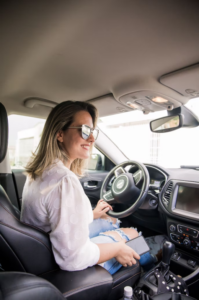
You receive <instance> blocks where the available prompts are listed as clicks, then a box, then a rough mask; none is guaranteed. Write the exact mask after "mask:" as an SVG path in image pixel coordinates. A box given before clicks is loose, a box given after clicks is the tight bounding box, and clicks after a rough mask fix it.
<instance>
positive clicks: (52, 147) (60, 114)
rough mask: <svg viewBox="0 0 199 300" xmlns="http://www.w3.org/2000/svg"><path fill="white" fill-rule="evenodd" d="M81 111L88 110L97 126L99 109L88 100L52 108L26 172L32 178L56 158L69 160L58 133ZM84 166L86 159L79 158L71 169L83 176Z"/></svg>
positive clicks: (40, 173) (64, 161) (61, 104)
mask: <svg viewBox="0 0 199 300" xmlns="http://www.w3.org/2000/svg"><path fill="white" fill-rule="evenodd" d="M79 111H87V112H88V113H89V114H90V115H91V118H92V121H93V126H94V127H95V126H96V124H97V109H96V107H95V106H93V105H92V104H90V103H88V102H80V101H65V102H62V103H60V104H58V105H57V106H55V107H54V108H53V109H52V111H51V112H50V114H49V116H48V118H47V120H46V123H45V126H44V129H43V132H42V136H41V140H40V143H39V145H38V147H37V149H36V151H35V153H33V156H32V158H31V161H30V162H29V163H28V164H27V166H26V173H27V174H28V175H29V176H30V178H31V179H36V177H38V176H41V175H42V173H43V171H44V170H45V169H46V168H47V167H49V166H50V165H51V164H53V162H54V161H55V159H60V160H61V161H62V162H63V163H64V164H65V163H66V162H67V161H68V160H69V157H68V156H67V154H66V152H65V151H64V148H63V146H62V143H60V142H59V141H58V140H57V134H58V132H59V131H60V130H63V131H65V130H67V128H68V127H69V126H70V125H71V123H72V122H73V119H74V116H75V114H76V113H77V112H79ZM91 151H92V149H91ZM84 166H85V160H84V159H79V158H77V159H75V160H74V161H73V162H72V164H71V167H70V169H71V171H73V172H74V173H75V174H76V175H78V176H82V175H83V170H84Z"/></svg>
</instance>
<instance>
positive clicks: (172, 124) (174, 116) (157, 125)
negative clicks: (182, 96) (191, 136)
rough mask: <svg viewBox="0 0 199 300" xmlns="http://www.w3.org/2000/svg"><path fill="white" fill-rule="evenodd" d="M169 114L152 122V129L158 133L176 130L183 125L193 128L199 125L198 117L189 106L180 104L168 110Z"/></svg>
mask: <svg viewBox="0 0 199 300" xmlns="http://www.w3.org/2000/svg"><path fill="white" fill-rule="evenodd" d="M167 113H168V116H167V117H164V118H160V119H157V120H153V121H151V122H150V129H151V131H153V132H156V133H163V132H169V131H173V130H176V129H178V128H181V127H185V128H193V127H197V126H199V120H198V117H197V116H196V115H195V114H194V113H193V112H192V111H191V110H189V109H188V108H187V107H185V106H183V105H182V106H180V107H176V108H174V109H172V110H168V111H167Z"/></svg>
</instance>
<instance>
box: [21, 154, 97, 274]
mask: <svg viewBox="0 0 199 300" xmlns="http://www.w3.org/2000/svg"><path fill="white" fill-rule="evenodd" d="M21 221H22V222H25V223H28V224H31V225H34V226H37V227H39V228H41V229H42V230H44V231H46V232H49V231H50V240H51V243H52V250H53V253H54V257H55V260H56V262H57V264H58V265H59V267H60V268H61V269H62V270H68V271H78V270H83V269H86V268H87V267H91V266H93V265H95V264H96V263H97V262H98V260H99V257H100V250H99V247H98V246H97V245H96V244H94V243H92V242H91V241H90V239H89V224H90V223H91V222H92V221H93V212H92V208H91V204H90V201H89V199H88V197H87V196H86V194H85V193H84V190H83V188H82V186H81V183H80V181H79V179H78V178H77V176H76V175H75V174H74V173H73V172H72V171H70V170H69V169H68V168H66V167H65V166H64V164H63V163H62V162H61V161H60V160H56V161H55V162H54V164H52V165H51V166H50V167H48V168H47V169H46V170H45V171H44V172H43V174H42V176H41V178H40V177H38V178H37V179H36V180H30V178H29V177H27V180H26V183H25V186H24V190H23V195H22V212H21Z"/></svg>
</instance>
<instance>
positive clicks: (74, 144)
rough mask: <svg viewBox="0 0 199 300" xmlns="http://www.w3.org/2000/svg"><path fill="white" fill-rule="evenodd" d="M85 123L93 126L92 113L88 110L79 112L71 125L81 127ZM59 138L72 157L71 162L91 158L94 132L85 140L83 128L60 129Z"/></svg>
mask: <svg viewBox="0 0 199 300" xmlns="http://www.w3.org/2000/svg"><path fill="white" fill-rule="evenodd" d="M83 124H85V125H88V126H90V127H91V128H93V121H92V118H91V115H90V114H89V113H88V112H87V111H79V112H77V113H76V114H75V116H74V120H73V122H72V124H71V125H70V127H81V125H83ZM57 139H58V140H59V141H60V142H61V143H63V147H64V149H65V151H66V153H67V155H68V156H69V158H70V163H72V162H73V161H74V160H75V159H76V158H80V159H87V158H89V156H90V147H91V146H92V144H93V143H94V137H93V135H92V134H91V135H90V136H89V138H88V139H87V140H84V139H83V138H82V136H81V128H80V129H78V128H68V129H67V130H66V131H60V132H59V133H58V135H57Z"/></svg>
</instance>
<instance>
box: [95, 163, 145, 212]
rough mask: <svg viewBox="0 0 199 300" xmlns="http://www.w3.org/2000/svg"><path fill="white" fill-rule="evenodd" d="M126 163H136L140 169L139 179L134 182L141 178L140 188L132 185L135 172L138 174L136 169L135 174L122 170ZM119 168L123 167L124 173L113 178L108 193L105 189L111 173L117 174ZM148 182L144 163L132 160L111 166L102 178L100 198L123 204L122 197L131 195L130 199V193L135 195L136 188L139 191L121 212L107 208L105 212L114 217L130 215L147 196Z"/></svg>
mask: <svg viewBox="0 0 199 300" xmlns="http://www.w3.org/2000/svg"><path fill="white" fill-rule="evenodd" d="M128 165H136V166H137V167H138V169H139V172H140V171H141V173H142V175H140V179H139V180H138V182H137V183H136V184H138V183H139V182H140V180H141V179H142V178H143V183H142V187H141V189H138V188H137V187H136V188H137V189H135V187H133V182H134V178H136V176H137V175H135V174H136V173H137V174H138V171H137V172H135V174H131V173H128V172H126V171H125V170H124V168H125V167H126V166H128ZM119 168H120V169H123V171H124V173H123V172H122V173H121V174H119V176H117V177H116V179H115V180H114V182H113V184H112V187H111V190H110V191H111V193H110V191H108V192H107V191H106V188H107V185H108V183H109V182H110V180H111V178H112V176H113V174H117V170H118V169H119ZM120 171H121V170H120ZM127 174H128V175H127ZM131 176H132V178H133V181H132V179H131ZM125 177H126V179H125ZM118 178H119V179H118ZM122 181H124V183H122ZM127 182H128V184H127ZM149 182H150V176H149V173H148V170H147V168H146V167H145V165H144V164H142V163H140V162H137V161H134V160H130V161H125V162H123V163H121V164H119V165H117V166H116V167H115V168H113V169H112V170H111V171H110V172H109V173H108V175H107V176H106V178H105V179H104V182H103V184H102V187H101V191H100V199H104V201H106V202H107V203H109V204H112V203H123V204H124V202H122V201H121V200H120V199H121V198H122V197H125V199H127V198H128V199H130V198H131V197H132V199H133V194H131V193H134V194H135V197H136V195H137V193H138V190H139V191H140V193H139V196H138V197H137V199H136V200H135V201H134V203H133V204H132V205H131V206H130V207H129V208H128V209H126V210H124V211H122V212H114V211H111V210H109V211H108V212H107V214H108V215H109V216H111V217H114V218H124V217H127V216H129V215H131V214H132V213H134V212H135V211H136V210H137V209H138V208H139V207H140V206H141V204H142V203H143V201H144V199H145V197H146V196H147V193H148V189H149ZM122 184H123V187H122ZM134 184H135V182H134ZM131 185H132V186H131ZM118 187H119V189H118ZM120 187H121V188H120ZM118 194H119V196H118ZM109 199H110V200H109ZM118 199H119V200H118ZM125 201H126V200H125ZM128 201H129V200H128Z"/></svg>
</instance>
